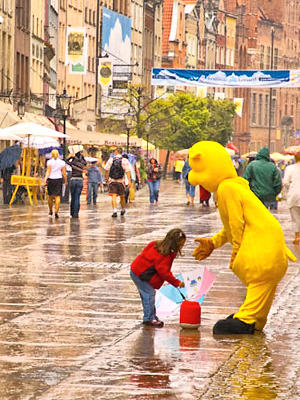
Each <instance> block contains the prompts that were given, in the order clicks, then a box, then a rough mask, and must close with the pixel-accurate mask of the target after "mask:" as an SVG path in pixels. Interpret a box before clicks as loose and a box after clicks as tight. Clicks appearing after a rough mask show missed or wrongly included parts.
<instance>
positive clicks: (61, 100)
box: [56, 89, 72, 160]
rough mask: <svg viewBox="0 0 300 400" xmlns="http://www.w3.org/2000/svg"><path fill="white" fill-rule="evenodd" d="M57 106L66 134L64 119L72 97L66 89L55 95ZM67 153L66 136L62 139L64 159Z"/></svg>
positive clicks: (68, 111) (68, 112)
mask: <svg viewBox="0 0 300 400" xmlns="http://www.w3.org/2000/svg"><path fill="white" fill-rule="evenodd" d="M56 98H57V106H58V107H57V108H58V109H59V110H60V112H61V116H62V119H63V121H64V125H63V127H64V134H66V120H67V118H68V117H69V115H70V104H71V99H72V97H71V96H69V95H68V94H67V91H66V89H64V90H63V94H60V95H57V96H56ZM66 154H67V146H66V138H65V137H64V139H63V155H64V160H65V159H66Z"/></svg>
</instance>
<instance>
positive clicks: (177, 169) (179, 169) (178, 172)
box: [174, 158, 184, 183]
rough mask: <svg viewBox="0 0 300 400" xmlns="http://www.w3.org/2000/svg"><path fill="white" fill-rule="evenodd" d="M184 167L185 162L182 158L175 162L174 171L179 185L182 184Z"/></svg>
mask: <svg viewBox="0 0 300 400" xmlns="http://www.w3.org/2000/svg"><path fill="white" fill-rule="evenodd" d="M183 166H184V161H183V160H181V159H180V158H179V159H177V160H175V163H174V169H175V179H176V182H177V183H180V182H181V178H182V170H183Z"/></svg>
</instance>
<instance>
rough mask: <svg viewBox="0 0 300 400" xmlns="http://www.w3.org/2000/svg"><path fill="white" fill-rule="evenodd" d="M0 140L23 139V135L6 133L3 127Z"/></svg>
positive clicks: (0, 131)
mask: <svg viewBox="0 0 300 400" xmlns="http://www.w3.org/2000/svg"><path fill="white" fill-rule="evenodd" d="M0 140H21V137H20V136H17V135H15V134H13V133H4V132H3V129H0Z"/></svg>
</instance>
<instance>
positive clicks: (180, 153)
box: [176, 149, 189, 156]
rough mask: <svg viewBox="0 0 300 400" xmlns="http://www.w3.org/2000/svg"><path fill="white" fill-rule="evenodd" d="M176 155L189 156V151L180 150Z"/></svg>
mask: <svg viewBox="0 0 300 400" xmlns="http://www.w3.org/2000/svg"><path fill="white" fill-rule="evenodd" d="M176 154H178V155H181V156H188V155H189V149H183V150H178V151H176Z"/></svg>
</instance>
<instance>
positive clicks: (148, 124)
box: [145, 120, 151, 162]
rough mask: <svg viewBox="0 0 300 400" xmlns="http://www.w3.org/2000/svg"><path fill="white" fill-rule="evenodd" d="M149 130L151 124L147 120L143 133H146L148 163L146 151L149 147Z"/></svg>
mask: <svg viewBox="0 0 300 400" xmlns="http://www.w3.org/2000/svg"><path fill="white" fill-rule="evenodd" d="M150 128H151V123H150V121H149V120H148V121H147V123H146V125H145V131H146V140H147V150H146V151H147V153H146V161H147V162H148V158H149V150H148V146H149V132H150Z"/></svg>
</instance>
